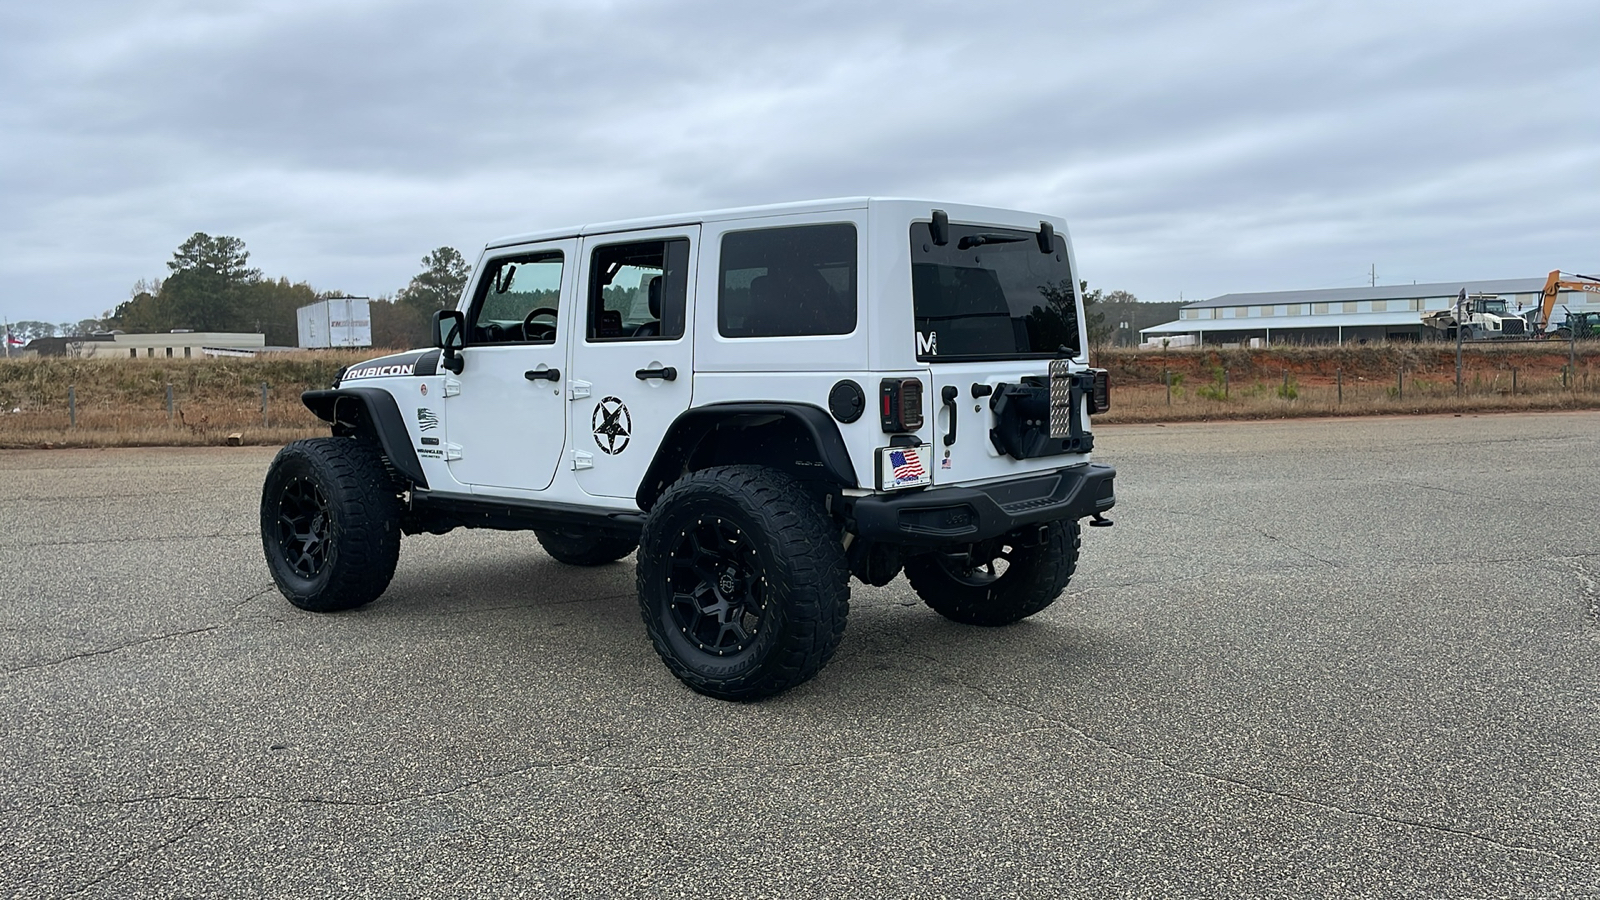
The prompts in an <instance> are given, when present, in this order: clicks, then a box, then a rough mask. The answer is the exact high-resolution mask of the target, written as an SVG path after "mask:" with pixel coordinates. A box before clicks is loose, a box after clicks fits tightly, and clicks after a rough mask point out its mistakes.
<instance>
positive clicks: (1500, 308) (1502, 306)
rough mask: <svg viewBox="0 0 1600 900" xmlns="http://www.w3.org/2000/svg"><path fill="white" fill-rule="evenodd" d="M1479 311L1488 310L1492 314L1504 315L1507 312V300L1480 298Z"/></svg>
mask: <svg viewBox="0 0 1600 900" xmlns="http://www.w3.org/2000/svg"><path fill="white" fill-rule="evenodd" d="M1478 311H1479V312H1486V313H1488V314H1490V315H1492V316H1503V315H1505V314H1506V302H1505V301H1504V300H1479V301H1478Z"/></svg>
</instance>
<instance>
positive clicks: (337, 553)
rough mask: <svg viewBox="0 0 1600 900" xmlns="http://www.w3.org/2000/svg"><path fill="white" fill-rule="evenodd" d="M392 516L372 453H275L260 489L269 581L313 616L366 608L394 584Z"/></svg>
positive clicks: (384, 476) (390, 493)
mask: <svg viewBox="0 0 1600 900" xmlns="http://www.w3.org/2000/svg"><path fill="white" fill-rule="evenodd" d="M400 512H401V510H400V497H399V493H398V491H397V490H396V489H395V485H394V481H393V479H392V477H391V476H390V474H389V469H388V467H387V466H385V465H384V461H383V455H382V453H381V452H380V451H379V450H378V448H377V447H375V446H374V445H372V444H370V443H368V442H366V441H363V440H359V439H356V438H315V439H312V440H305V441H295V442H294V443H292V444H290V445H289V446H287V447H284V448H283V449H282V450H280V451H278V455H277V457H276V458H275V459H273V461H272V466H271V468H269V469H268V470H267V479H266V483H265V484H264V485H262V489H261V546H262V550H263V551H264V552H265V554H266V558H267V569H268V570H269V571H270V572H271V573H272V580H273V581H274V582H275V583H276V584H277V585H278V590H279V591H281V592H282V593H283V596H284V597H285V598H287V599H288V601H289V602H290V603H293V604H294V605H295V606H298V607H300V608H301V609H308V610H311V611H313V612H333V611H336V610H341V609H353V608H355V607H357V606H361V605H362V604H364V603H370V602H371V601H373V600H375V599H377V597H378V596H379V595H380V594H382V593H383V591H384V589H385V588H387V587H388V586H389V580H390V579H391V578H393V577H394V567H395V563H396V562H397V561H398V560H399V558H400Z"/></svg>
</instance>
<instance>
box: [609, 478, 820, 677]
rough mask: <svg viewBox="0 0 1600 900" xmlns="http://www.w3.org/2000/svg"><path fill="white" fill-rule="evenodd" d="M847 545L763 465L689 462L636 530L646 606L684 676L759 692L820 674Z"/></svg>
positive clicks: (805, 499) (670, 660) (654, 638)
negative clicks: (692, 465)
mask: <svg viewBox="0 0 1600 900" xmlns="http://www.w3.org/2000/svg"><path fill="white" fill-rule="evenodd" d="M849 578H850V574H849V569H848V567H847V566H846V565H845V557H844V550H843V548H842V547H841V546H840V543H839V539H838V535H837V534H836V533H835V530H834V528H833V527H832V523H831V521H830V520H829V518H828V517H827V515H826V514H825V513H824V512H823V510H822V507H821V505H820V504H819V503H818V502H817V501H816V500H815V499H813V498H812V497H811V496H810V495H809V494H807V493H806V492H805V490H804V489H803V488H801V487H800V485H799V483H798V482H796V481H795V480H794V479H792V478H790V477H788V476H787V475H784V474H782V473H780V472H776V471H774V470H772V469H767V468H763V467H761V466H749V465H741V466H722V467H718V468H711V469H704V470H701V471H698V472H691V473H690V474H688V475H686V476H684V477H683V478H682V479H680V480H679V481H678V482H676V483H675V484H673V485H672V486H671V487H669V488H668V489H667V490H666V492H665V493H664V494H662V495H661V498H660V499H659V500H657V501H656V504H655V505H654V506H653V507H652V508H651V510H650V514H649V516H648V517H647V518H646V519H645V524H644V532H643V534H642V535H641V537H640V539H639V568H638V579H639V608H640V613H641V614H642V615H643V617H644V624H645V630H646V631H647V632H649V634H650V641H651V643H652V644H654V645H655V648H656V652H657V653H659V654H660V655H661V659H662V660H663V661H664V662H665V663H666V664H667V668H668V669H670V670H671V671H672V674H674V675H676V676H677V677H678V678H679V679H680V680H682V681H683V683H684V684H686V685H688V686H689V687H691V688H693V689H694V690H696V691H699V692H700V693H702V694H707V695H709V696H712V697H719V698H722V699H724V700H755V699H759V698H762V697H768V696H771V695H773V694H777V693H779V692H781V691H785V690H788V689H789V688H792V687H794V686H795V685H798V684H800V683H802V682H804V681H806V680H807V679H809V678H811V677H812V676H813V675H815V674H816V673H817V672H818V671H819V670H820V669H821V668H822V667H823V665H824V664H826V663H827V661H828V659H829V658H830V657H831V656H833V651H834V650H835V649H836V648H837V647H838V646H839V639H840V638H841V637H842V636H843V635H844V627H845V619H846V617H847V616H848V615H849V611H850V585H849Z"/></svg>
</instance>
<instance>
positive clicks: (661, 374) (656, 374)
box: [633, 366, 678, 381]
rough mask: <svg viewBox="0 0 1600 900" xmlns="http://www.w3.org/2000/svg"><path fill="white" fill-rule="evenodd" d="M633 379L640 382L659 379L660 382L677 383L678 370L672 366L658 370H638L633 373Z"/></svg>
mask: <svg viewBox="0 0 1600 900" xmlns="http://www.w3.org/2000/svg"><path fill="white" fill-rule="evenodd" d="M633 377H635V378H637V379H639V380H640V381H648V380H650V379H651V378H659V379H661V380H662V381H677V380H678V370H677V369H674V368H673V367H672V366H662V367H661V368H659V369H640V370H639V371H637V372H635V373H633Z"/></svg>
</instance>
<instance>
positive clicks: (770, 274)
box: [717, 223, 856, 338]
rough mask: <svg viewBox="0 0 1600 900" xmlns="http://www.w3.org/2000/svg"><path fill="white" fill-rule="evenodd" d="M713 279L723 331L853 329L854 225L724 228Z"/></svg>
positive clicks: (767, 333)
mask: <svg viewBox="0 0 1600 900" xmlns="http://www.w3.org/2000/svg"><path fill="white" fill-rule="evenodd" d="M717 286H718V293H717V331H718V333H719V334H721V335H722V336H723V337H733V338H740V337H796V336H802V335H827V334H849V333H851V332H853V331H855V330H856V227H855V226H854V225H851V224H849V223H842V224H830V225H796V226H790V227H786V228H763V229H759V230H754V231H733V232H729V233H727V234H725V235H723V236H722V261H721V264H720V271H719V272H718V285H717Z"/></svg>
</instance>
